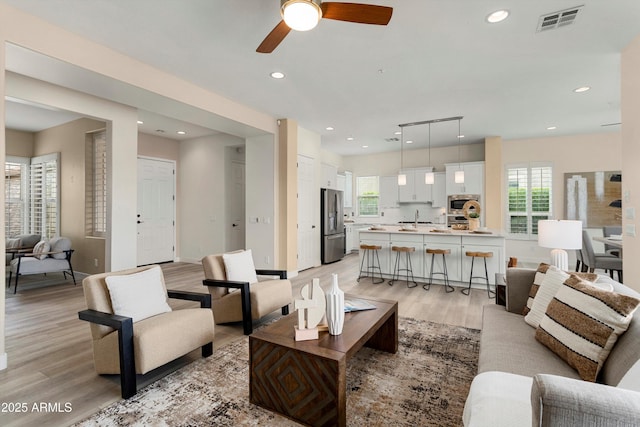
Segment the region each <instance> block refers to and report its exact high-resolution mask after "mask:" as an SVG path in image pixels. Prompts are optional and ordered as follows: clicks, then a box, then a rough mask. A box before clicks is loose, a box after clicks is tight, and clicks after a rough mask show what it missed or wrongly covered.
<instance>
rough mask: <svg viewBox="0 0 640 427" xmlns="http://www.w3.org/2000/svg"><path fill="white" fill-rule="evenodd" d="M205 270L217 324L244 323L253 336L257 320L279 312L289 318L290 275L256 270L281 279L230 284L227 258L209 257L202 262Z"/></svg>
mask: <svg viewBox="0 0 640 427" xmlns="http://www.w3.org/2000/svg"><path fill="white" fill-rule="evenodd" d="M240 252H242V251H235V252H231V253H240ZM202 266H203V268H204V276H205V280H204V281H203V284H204V285H205V286H207V287H208V288H209V293H210V294H211V297H212V301H211V308H212V310H213V318H214V321H215V323H216V324H221V323H230V322H240V321H242V326H243V329H244V334H245V335H249V334H251V333H252V332H253V322H252V321H253V320H258V319H260V318H261V317H264V316H265V315H267V314H269V313H272V312H273V311H275V310H277V309H279V308H280V309H281V312H282V315H287V314H289V304H291V301H292V300H293V292H292V289H291V282H290V281H289V280H286V279H287V272H286V271H283V270H255V274H257V275H264V276H278V277H279V279H276V280H263V281H258V282H256V283H249V282H248V281H231V280H227V271H226V268H225V263H224V260H223V254H216V255H207V256H206V257H204V258H202ZM238 289H239V291H238Z"/></svg>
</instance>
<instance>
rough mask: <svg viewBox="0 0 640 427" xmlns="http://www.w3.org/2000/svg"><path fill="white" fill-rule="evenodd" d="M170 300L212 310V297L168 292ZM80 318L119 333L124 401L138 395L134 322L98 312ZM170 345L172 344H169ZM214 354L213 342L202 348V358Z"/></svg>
mask: <svg viewBox="0 0 640 427" xmlns="http://www.w3.org/2000/svg"><path fill="white" fill-rule="evenodd" d="M167 294H168V296H169V298H176V299H182V300H188V301H199V302H200V307H201V308H208V309H211V295H209V294H201V293H198V292H188V291H167ZM78 318H79V319H80V320H85V321H87V322H91V323H97V324H99V325H105V326H109V327H111V328H113V329H115V330H116V331H117V332H118V353H119V355H120V389H121V393H122V398H123V399H128V398H130V397H132V396H134V395H135V394H136V391H137V387H136V359H135V354H134V348H133V320H132V319H131V318H130V317H126V316H118V315H117V314H112V313H105V312H103V311H97V310H82V311H80V312H78ZM169 345H170V344H169ZM212 354H213V342H210V343H208V344H205V345H203V346H202V357H209V356H211V355H212Z"/></svg>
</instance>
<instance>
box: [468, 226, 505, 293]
mask: <svg viewBox="0 0 640 427" xmlns="http://www.w3.org/2000/svg"><path fill="white" fill-rule="evenodd" d="M498 243H499V242H498V241H496V239H492V238H482V237H472V238H469V237H463V238H462V247H461V251H462V252H461V254H460V255H461V258H462V281H463V282H465V283H469V276H470V273H471V257H470V256H466V252H468V251H470V252H493V256H492V257H491V258H486V260H487V271H488V273H489V283H490V284H491V285H495V284H496V280H495V277H496V273H503V274H504V273H505V270H506V266H505V265H504V246H503V245H499V244H498ZM484 274H485V271H484V260H483V258H479V257H476V259H475V261H474V263H473V275H474V277H476V276H480V277H482V278H480V279H473V280H472V282H471V283H479V284H483V285H484V284H486V281H485V280H484Z"/></svg>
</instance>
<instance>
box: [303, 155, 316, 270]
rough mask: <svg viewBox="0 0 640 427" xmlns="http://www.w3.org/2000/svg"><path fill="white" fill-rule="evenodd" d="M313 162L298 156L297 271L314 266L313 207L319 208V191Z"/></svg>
mask: <svg viewBox="0 0 640 427" xmlns="http://www.w3.org/2000/svg"><path fill="white" fill-rule="evenodd" d="M314 178H315V168H314V161H313V159H312V158H310V157H306V156H298V271H302V270H305V269H307V268H311V267H313V266H314V254H315V253H316V251H315V249H316V246H318V253H319V249H320V248H319V245H320V242H319V240H318V241H316V240H317V239H316V236H317V235H318V228H317V224H316V223H315V220H314V219H315V218H316V212H315V210H316V209H315V207H316V206H319V204H320V202H319V200H320V191H319V190H318V189H317V188H316V186H315V179H314Z"/></svg>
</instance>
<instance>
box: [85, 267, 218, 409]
mask: <svg viewBox="0 0 640 427" xmlns="http://www.w3.org/2000/svg"><path fill="white" fill-rule="evenodd" d="M152 269H157V270H159V273H158V274H159V275H158V276H156V277H158V278H159V282H160V284H158V285H156V284H155V283H154V286H155V288H154V289H152V291H153V292H147V289H148V284H147V283H148V282H149V279H148V278H147V277H148V276H143V275H142V273H144V272H147V273H153V274H156V272H155V271H154V272H151V270H152ZM114 276H119V277H120V280H122V278H125V280H127V278H128V279H129V280H137V279H138V278H140V280H137V281H135V282H134V281H131V282H127V283H124V284H125V285H126V286H125V287H128V288H127V289H126V290H125V291H124V293H122V291H120V292H121V293H120V294H119V298H120V301H118V299H117V298H116V299H114V298H113V297H114V294H115V293H116V292H115V291H116V290H113V292H111V293H110V290H109V289H110V288H109V284H108V283H107V278H109V277H114ZM125 276H126V277H125ZM144 280H146V281H147V283H143V281H144ZM154 282H155V280H154ZM111 284H113V281H112V282H111ZM82 287H83V288H84V295H85V300H86V302H87V307H88V309H87V310H84V311H81V312H79V313H78V316H79V318H80V319H81V320H86V321H88V322H91V324H90V326H91V336H92V338H93V360H94V363H95V369H96V372H97V373H98V374H120V384H121V387H122V397H123V398H125V399H127V398H129V397H131V396H133V395H135V394H136V373H137V374H145V373H147V372H149V371H151V370H152V369H155V368H157V367H159V366H162V365H164V364H166V363H168V362H170V361H172V360H174V359H177V358H178V357H180V356H183V355H185V354H187V353H189V352H191V351H193V350H195V349H197V348H198V347H201V348H202V357H208V356H210V355H211V354H212V353H213V338H214V323H213V316H212V314H211V296H210V295H209V294H204V293H196V292H185V291H167V289H166V287H165V283H164V277H163V275H162V270H161V269H160V267H159V266H157V265H155V266H146V267H139V268H134V269H130V270H123V271H118V272H112V273H102V274H95V275H92V276H89V277H87V278H85V279H84V280H83V281H82ZM125 287H121V288H120V289H124V288H125ZM111 289H113V288H111ZM127 292H128V293H131V292H133V294H131V295H132V297H129V298H126V297H127V295H128V294H127ZM136 292H138V294H137V296H138V298H136V297H135V296H136V294H135V293H136ZM146 295H149V298H148V299H156V300H158V299H160V300H163V301H162V302H163V303H164V305H165V306H166V309H163V310H161V311H163V312H161V313H159V314H155V315H154V314H149V313H150V311H149V310H147V311H146V313H145V315H147V316H149V317H146V318H143V319H142V320H138V321H136V319H135V318H132V317H127V316H124V315H116V314H114V308H113V306H114V305H115V306H116V307H118V308H120V307H122V306H123V304H122V302H123V301H124V303H127V304H129V305H135V304H138V302H140V301H141V300H145V301H144V302H143V304H142V305H143V306H144V304H145V303H147V301H146V300H147V297H146ZM163 295H164V297H163ZM123 296H124V297H125V298H123ZM140 296H142V298H140ZM167 296H168V297H169V298H179V299H185V300H191V301H199V302H200V308H188V309H180V310H171V308H170V307H169V306H168V304H166V298H167ZM151 297H154V298H151ZM132 301H135V303H134V304H130V303H131V302H132ZM120 310H122V309H121V308H120ZM115 311H118V310H115ZM136 315H137V313H136ZM136 317H142V316H140V315H137V316H136Z"/></svg>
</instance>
